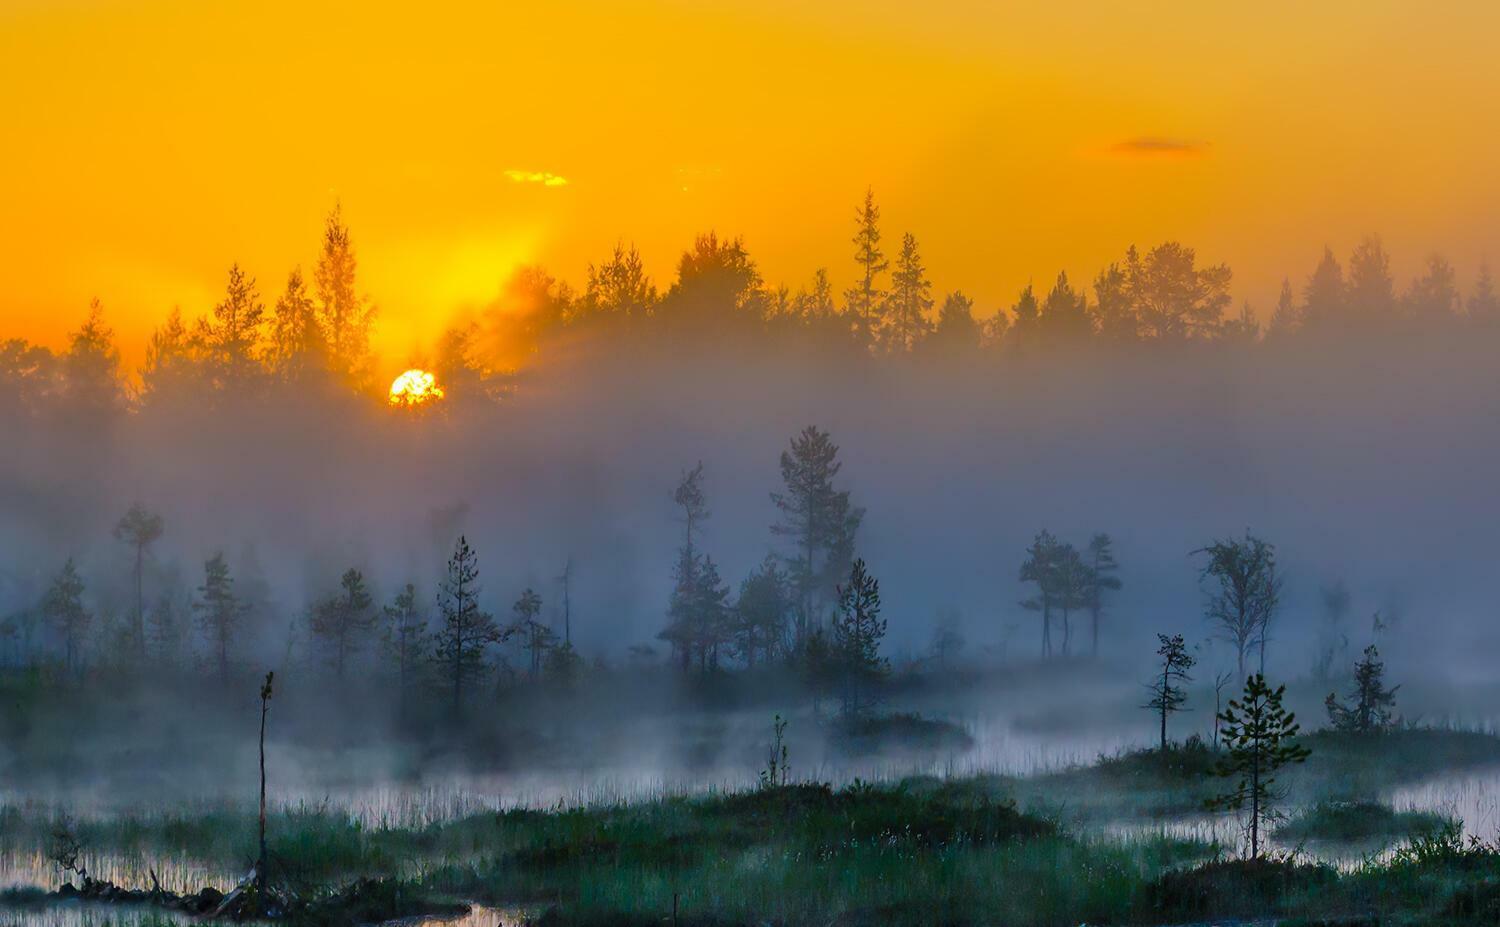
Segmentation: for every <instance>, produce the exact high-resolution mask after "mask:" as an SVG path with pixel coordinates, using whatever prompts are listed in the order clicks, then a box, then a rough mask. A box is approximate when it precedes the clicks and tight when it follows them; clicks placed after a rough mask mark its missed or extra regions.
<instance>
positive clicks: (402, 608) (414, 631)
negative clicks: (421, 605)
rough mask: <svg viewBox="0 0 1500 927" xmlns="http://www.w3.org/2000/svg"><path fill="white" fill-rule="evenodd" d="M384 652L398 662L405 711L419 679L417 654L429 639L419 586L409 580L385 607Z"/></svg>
mask: <svg viewBox="0 0 1500 927" xmlns="http://www.w3.org/2000/svg"><path fill="white" fill-rule="evenodd" d="M385 619H386V626H385V633H384V635H383V643H384V645H385V652H386V654H387V655H388V657H389V658H390V660H391V662H392V663H394V664H395V665H396V689H397V694H398V697H399V699H400V704H401V711H402V713H403V714H404V713H405V712H406V710H407V708H408V707H409V704H410V693H411V691H412V689H413V688H414V687H415V683H416V679H417V665H418V658H419V656H420V655H421V654H422V652H423V648H424V647H425V646H426V641H427V636H428V635H427V619H426V616H424V615H422V614H421V613H420V612H419V611H418V610H417V587H416V586H415V585H413V584H412V583H407V584H406V585H405V586H403V587H402V588H401V591H400V592H398V593H396V597H395V598H394V599H392V600H391V604H389V605H387V606H386V607H385Z"/></svg>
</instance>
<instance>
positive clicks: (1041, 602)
mask: <svg viewBox="0 0 1500 927" xmlns="http://www.w3.org/2000/svg"><path fill="white" fill-rule="evenodd" d="M1062 547H1063V546H1062V544H1060V543H1058V540H1057V538H1055V537H1053V536H1052V532H1050V531H1047V530H1045V529H1043V530H1042V531H1039V532H1037V535H1036V537H1035V538H1034V539H1033V540H1032V542H1031V546H1030V547H1028V548H1026V559H1025V560H1024V561H1022V562H1021V571H1020V580H1021V582H1023V583H1036V590H1037V592H1036V595H1035V596H1033V597H1032V598H1030V599H1026V600H1025V601H1023V602H1022V603H1021V607H1022V608H1025V609H1026V610H1027V611H1033V612H1039V613H1040V614H1041V616H1042V657H1043V659H1045V658H1047V657H1050V656H1052V609H1053V608H1054V607H1056V606H1057V605H1058V602H1059V600H1060V598H1061V596H1062V593H1063V589H1062V584H1061V581H1060V580H1061V576H1060V571H1059V569H1058V564H1059V561H1060V558H1061V555H1062Z"/></svg>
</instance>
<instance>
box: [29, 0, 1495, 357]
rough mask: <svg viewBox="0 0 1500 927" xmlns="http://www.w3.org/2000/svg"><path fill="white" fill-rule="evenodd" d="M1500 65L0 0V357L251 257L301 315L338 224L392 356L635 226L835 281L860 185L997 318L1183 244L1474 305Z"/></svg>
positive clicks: (1403, 38)
mask: <svg viewBox="0 0 1500 927" xmlns="http://www.w3.org/2000/svg"><path fill="white" fill-rule="evenodd" d="M1423 7H1426V8H1423ZM1497 47H1500V5H1497V4H1493V3H1453V4H1442V5H1433V4H1427V5H1420V6H1419V5H1418V4H1413V3H1402V4H1397V3H1383V2H1359V3H1353V2H1351V3H1343V2H1337V3H1336V2H1320V3H1315V4H1307V3H1263V4H1255V5H1243V4H1234V5H1231V4H1203V3H1201V2H1194V3H1187V2H1156V3H1145V4H1142V3H1089V4H1082V3H1076V2H1068V0H1053V2H1047V3H1038V4H1034V5H1020V4H998V3H991V2H978V0H974V2H966V0H928V2H926V3H922V4H905V3H895V2H889V0H824V2H822V3H818V4H808V3H792V2H790V0H759V2H737V0H733V2H731V0H725V2H717V3H715V2H705V0H699V2H694V3H690V2H661V0H644V2H643V0H634V2H629V3H625V2H612V3H567V4H557V3H538V4H530V5H525V6H521V5H513V4H508V3H503V2H494V0H487V2H447V0H431V2H426V3H421V4H410V3H399V4H397V3H385V2H376V0H368V2H365V3H358V4H356V3H349V4H346V5H333V4H311V3H295V2H281V0H258V2H253V3H249V2H237V0H235V2H211V3H205V2H202V0H174V2H162V0H134V2H105V0H0V87H4V88H6V89H5V90H4V100H5V106H4V107H3V108H0V132H3V137H0V141H3V144H0V336H10V335H16V334H19V335H24V336H27V337H32V338H36V339H39V340H43V341H46V342H48V343H53V344H55V343H57V342H58V341H59V340H60V338H61V335H62V332H63V331H64V330H65V329H66V328H68V327H70V326H71V325H73V324H75V323H76V321H77V320H78V318H79V317H80V316H81V315H82V313H83V311H84V307H86V305H87V303H88V299H89V297H91V296H93V295H98V296H100V297H101V298H102V299H103V300H104V302H105V305H106V308H107V310H108V311H109V312H110V316H111V320H112V322H113V323H114V324H115V326H116V328H117V329H118V330H119V331H120V334H121V337H122V341H123V346H124V348H125V350H126V353H127V356H128V357H130V358H138V357H139V354H140V351H141V342H143V340H144V338H145V335H146V333H147V332H148V331H149V329H150V327H151V325H153V324H155V322H156V321H157V320H159V318H160V317H161V316H162V315H163V314H164V313H165V312H166V311H167V310H168V309H169V308H170V307H171V306H172V305H174V304H179V305H181V306H182V308H183V310H184V312H185V313H186V314H187V315H189V316H192V315H196V314H198V313H199V312H202V311H204V310H206V309H207V308H208V307H209V306H211V305H212V303H213V302H214V300H215V298H216V296H217V294H218V292H219V290H220V289H221V287H222V285H223V278H224V273H225V270H226V268H227V267H228V265H229V263H230V262H231V261H232V260H238V261H240V262H241V263H242V264H243V265H245V266H246V267H247V268H248V269H249V270H250V271H251V272H252V273H254V274H256V275H257V276H258V277H259V279H260V282H261V285H262V292H263V294H265V295H267V296H268V297H274V293H275V292H276V291H277V290H278V289H279V288H280V286H281V282H282V280H283V279H284V277H285V274H286V272H287V270H289V269H290V268H291V267H292V266H293V265H294V264H297V263H301V264H303V265H310V264H311V262H312V260H313V257H314V254H315V249H316V246H317V240H318V236H319V232H320V225H321V219H322V216H323V215H324V214H325V213H326V212H327V210H328V209H329V208H330V207H331V206H332V204H333V202H334V201H335V199H336V198H337V199H341V200H342V202H343V204H344V210H345V214H346V216H347V217H348V219H349V221H350V223H351V225H352V227H353V230H354V234H355V242H356V246H357V247H358V249H359V252H360V256H361V260H362V272H363V285H364V288H365V289H366V290H368V292H369V293H370V294H371V295H372V296H374V297H375V299H376V301H377V302H378V304H379V305H380V307H381V321H380V326H379V330H378V334H377V339H376V344H377V347H378V348H379V349H380V350H381V352H382V354H383V356H384V357H385V359H386V361H387V362H388V364H389V365H391V366H393V367H394V366H397V365H399V363H400V361H402V360H404V359H406V358H407V356H409V355H411V354H412V353H413V352H416V351H420V350H421V349H422V348H423V347H424V346H425V345H427V344H428V343H430V341H431V339H432V338H433V336H434V335H435V334H436V331H437V329H438V328H439V327H440V326H441V325H442V324H444V323H445V322H446V321H448V320H449V319H450V318H451V317H452V314H453V312H454V311H455V309H456V307H458V306H460V305H463V304H466V303H469V304H472V303H475V302H478V301H482V300H484V299H486V298H488V297H490V296H492V295H493V294H494V293H496V292H497V291H498V289H499V285H500V281H501V280H502V279H503V278H504V277H505V276H506V275H507V273H508V272H509V271H510V270H511V269H512V268H513V267H514V266H515V265H516V264H518V263H521V262H531V261H539V262H541V263H543V264H545V265H547V266H548V267H549V268H550V269H551V270H552V271H553V272H554V273H556V274H558V275H560V276H562V277H564V278H565V279H569V280H572V281H574V282H575V283H581V281H582V277H583V268H584V266H585V265H586V263H587V262H588V261H589V260H593V259H598V258H599V257H601V256H602V255H604V254H605V253H606V252H607V250H608V248H609V247H610V245H611V244H612V243H613V242H614V241H615V239H616V238H620V237H623V238H625V239H626V240H634V241H635V242H636V243H637V244H638V245H639V246H640V248H641V250H642V251H643V252H644V254H645V255H646V257H647V260H648V262H649V264H650V266H651V268H652V269H653V271H654V273H655V274H656V276H657V277H658V280H659V281H662V282H665V279H666V278H667V277H668V276H669V274H670V270H671V267H672V264H673V262H674V261H675V258H676V255H677V253H678V252H679V251H680V250H681V249H682V247H683V246H684V245H685V244H686V243H687V242H688V241H690V239H691V237H692V235H693V234H694V233H696V232H700V231H704V230H707V229H709V228H716V229H718V230H719V231H720V232H723V233H729V234H743V235H744V236H745V238H746V242H747V245H748V246H749V248H750V249H751V252H752V254H754V255H755V256H756V257H757V258H758V259H759V261H760V263H761V267H762V270H763V271H764V273H765V275H766V277H767V278H768V279H769V280H771V281H781V280H786V281H788V282H789V283H791V284H792V285H793V286H794V287H795V286H796V285H798V284H800V283H802V282H803V281H805V280H806V279H807V278H809V277H810V276H811V274H812V272H813V270H814V269H815V268H816V267H817V266H820V265H827V266H828V267H829V268H830V269H831V271H832V273H833V276H834V281H835V284H836V285H837V286H839V287H840V288H842V287H843V286H844V285H846V284H847V282H848V280H849V279H850V277H851V276H852V271H851V267H850V256H849V252H850V245H849V242H848V239H849V236H850V234H851V223H852V218H851V216H852V211H853V208H854V205H855V204H856V203H857V202H858V200H859V198H860V196H861V194H862V193H863V190H864V187H865V185H866V184H867V183H868V184H873V185H874V187H875V189H876V193H877V197H878V199H879V201H880V204H881V206H882V209H883V211H884V214H885V225H886V232H887V236H888V238H889V239H891V240H892V242H893V243H894V240H896V239H898V238H899V235H900V233H901V232H902V231H906V230H910V231H912V232H914V233H915V234H916V235H917V237H918V239H919V241H920V242H921V244H922V247H923V251H924V253H925V256H926V258H927V262H928V265H929V267H930V270H931V276H932V279H933V281H934V283H935V284H936V285H937V287H938V288H939V289H950V288H953V287H960V286H961V287H963V288H964V289H965V290H966V291H968V292H969V293H970V294H971V295H974V296H976V297H977V298H978V302H979V308H980V311H982V312H984V313H986V314H987V313H988V312H990V311H992V310H993V309H994V308H996V307H997V306H999V305H1000V304H1002V303H1006V304H1008V303H1009V301H1010V300H1011V298H1012V297H1013V295H1014V292H1015V291H1016V290H1017V289H1018V288H1019V287H1020V286H1022V285H1023V284H1025V283H1026V282H1027V280H1029V279H1033V278H1034V279H1036V280H1037V281H1038V282H1050V278H1051V276H1052V275H1053V274H1055V273H1056V271H1057V270H1058V269H1067V270H1068V271H1069V272H1070V274H1073V275H1075V276H1078V277H1084V278H1087V277H1091V276H1092V274H1093V273H1094V271H1095V270H1097V269H1098V267H1099V266H1100V265H1101V264H1103V263H1104V262H1106V261H1108V260H1110V259H1113V258H1115V257H1116V256H1117V255H1118V254H1119V253H1120V252H1121V251H1123V249H1124V248H1125V246H1126V245H1128V244H1130V243H1131V242H1133V241H1134V242H1140V243H1142V244H1147V243H1155V242H1157V241H1159V240H1162V239H1165V238H1179V239H1182V240H1184V241H1186V242H1188V243H1190V244H1192V245H1194V246H1196V247H1197V248H1198V249H1199V252H1200V254H1202V255H1203V256H1204V257H1206V258H1208V259H1210V260H1214V261H1220V260H1222V261H1227V262H1229V263H1230V264H1231V265H1232V266H1233V267H1234V268H1235V271H1236V275H1237V286H1236V290H1237V294H1238V295H1239V296H1241V297H1248V298H1250V299H1252V300H1253V301H1254V302H1256V303H1257V305H1258V306H1260V307H1261V308H1262V309H1267V308H1268V303H1269V302H1270V300H1271V299H1273V298H1274V291H1275V288H1276V286H1277V285H1278V283H1279V281H1280V277H1281V275H1282V274H1283V273H1284V272H1292V273H1294V274H1296V275H1297V276H1299V277H1300V276H1301V275H1304V274H1305V273H1307V271H1309V270H1310V269H1311V266H1312V264H1313V262H1314V261H1315V259H1316V257H1317V255H1318V254H1319V253H1320V249H1321V247H1322V245H1323V244H1324V242H1327V243H1329V244H1332V245H1333V246H1334V247H1335V248H1336V249H1337V250H1338V251H1339V252H1340V253H1341V254H1343V253H1347V251H1348V250H1349V248H1350V247H1352V245H1353V244H1354V243H1355V241H1356V240H1357V239H1358V238H1359V237H1360V236H1361V235H1363V234H1364V233H1366V232H1370V231H1378V232H1380V233H1382V234H1383V236H1384V237H1385V239H1386V242H1387V244H1388V246H1389V247H1390V248H1391V250H1392V251H1393V252H1394V253H1395V256H1396V262H1395V267H1396V270H1397V273H1398V275H1401V276H1403V277H1404V276H1407V275H1409V274H1410V273H1411V272H1412V271H1413V270H1414V269H1415V267H1416V264H1417V263H1418V261H1419V260H1420V259H1421V257H1422V256H1423V255H1424V254H1425V253H1427V252H1428V251H1431V250H1441V251H1443V252H1445V253H1446V254H1447V255H1448V256H1449V257H1450V258H1451V259H1452V260H1453V261H1454V263H1455V264H1457V265H1458V267H1459V269H1460V272H1461V280H1463V281H1465V282H1466V281H1467V280H1468V279H1469V277H1470V276H1471V274H1472V272H1473V270H1474V267H1475V265H1477V263H1478V262H1479V260H1480V259H1481V258H1482V257H1485V256H1487V255H1494V254H1496V253H1500V248H1497V245H1500V233H1497V231H1496V224H1495V222H1494V221H1493V219H1494V216H1495V215H1496V213H1497V210H1496V207H1497V205H1500V169H1497V165H1500V130H1497V128H1496V126H1497V125H1500V65H1497V64H1495V54H1496V48H1497ZM1141 139H1157V140H1172V141H1174V142H1179V143H1182V147H1183V148H1185V149H1186V150H1184V151H1176V152H1172V151H1162V150H1159V149H1160V147H1161V146H1152V145H1131V144H1128V143H1129V142H1131V140H1141ZM1169 147H1170V146H1169ZM532 175H537V176H532ZM547 176H551V177H554V178H565V179H566V181H567V182H566V183H565V184H563V183H559V182H557V181H556V180H554V181H553V182H552V183H551V184H548V183H546V182H545V180H546V177H547ZM1403 282H1404V281H1403ZM269 301H270V299H269V298H268V302H269Z"/></svg>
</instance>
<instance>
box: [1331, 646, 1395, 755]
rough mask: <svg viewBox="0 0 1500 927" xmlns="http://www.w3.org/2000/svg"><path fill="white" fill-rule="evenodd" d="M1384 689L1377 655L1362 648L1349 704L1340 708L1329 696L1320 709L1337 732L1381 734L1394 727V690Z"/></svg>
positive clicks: (1382, 673)
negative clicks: (1362, 654) (1362, 656)
mask: <svg viewBox="0 0 1500 927" xmlns="http://www.w3.org/2000/svg"><path fill="white" fill-rule="evenodd" d="M1399 688H1401V687H1400V686H1396V687H1395V688H1391V689H1387V688H1386V687H1385V664H1384V663H1382V662H1381V660H1380V651H1379V650H1376V649H1375V645H1374V644H1371V645H1370V646H1368V647H1366V648H1365V654H1364V658H1363V659H1362V660H1360V661H1359V662H1358V663H1356V664H1354V691H1352V692H1350V693H1349V699H1350V700H1349V703H1348V704H1342V703H1340V702H1339V700H1338V697H1337V696H1335V695H1334V694H1333V693H1332V692H1330V693H1328V698H1327V699H1326V700H1325V701H1324V703H1323V704H1324V705H1325V706H1326V707H1327V709H1328V720H1329V721H1331V722H1333V726H1334V727H1335V728H1337V729H1338V730H1341V731H1353V732H1355V733H1359V734H1370V733H1374V732H1377V731H1384V730H1387V729H1388V728H1390V727H1391V726H1392V725H1393V724H1395V723H1396V720H1395V712H1394V709H1395V707H1396V689H1399Z"/></svg>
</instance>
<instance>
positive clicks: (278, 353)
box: [266, 267, 328, 383]
mask: <svg viewBox="0 0 1500 927" xmlns="http://www.w3.org/2000/svg"><path fill="white" fill-rule="evenodd" d="M266 360H267V365H268V366H269V367H270V368H271V370H272V372H274V373H275V374H276V375H277V376H278V377H280V378H281V379H282V380H284V381H288V382H293V383H295V382H301V381H303V380H306V379H307V378H308V377H309V376H311V375H313V374H314V373H315V372H317V371H320V370H323V369H325V368H326V367H327V365H328V345H327V343H326V342H325V340H324V337H323V327H322V325H321V324H320V323H319V321H318V310H317V306H316V305H315V304H314V302H313V299H312V296H311V295H310V294H309V293H308V292H307V282H306V281H305V280H303V278H302V268H300V267H294V268H292V272H291V273H290V274H288V275H287V278H286V289H285V290H283V291H282V293H281V296H279V297H278V298H277V300H276V307H275V311H274V313H273V314H272V317H271V336H270V343H269V344H268V345H267V358H266Z"/></svg>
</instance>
